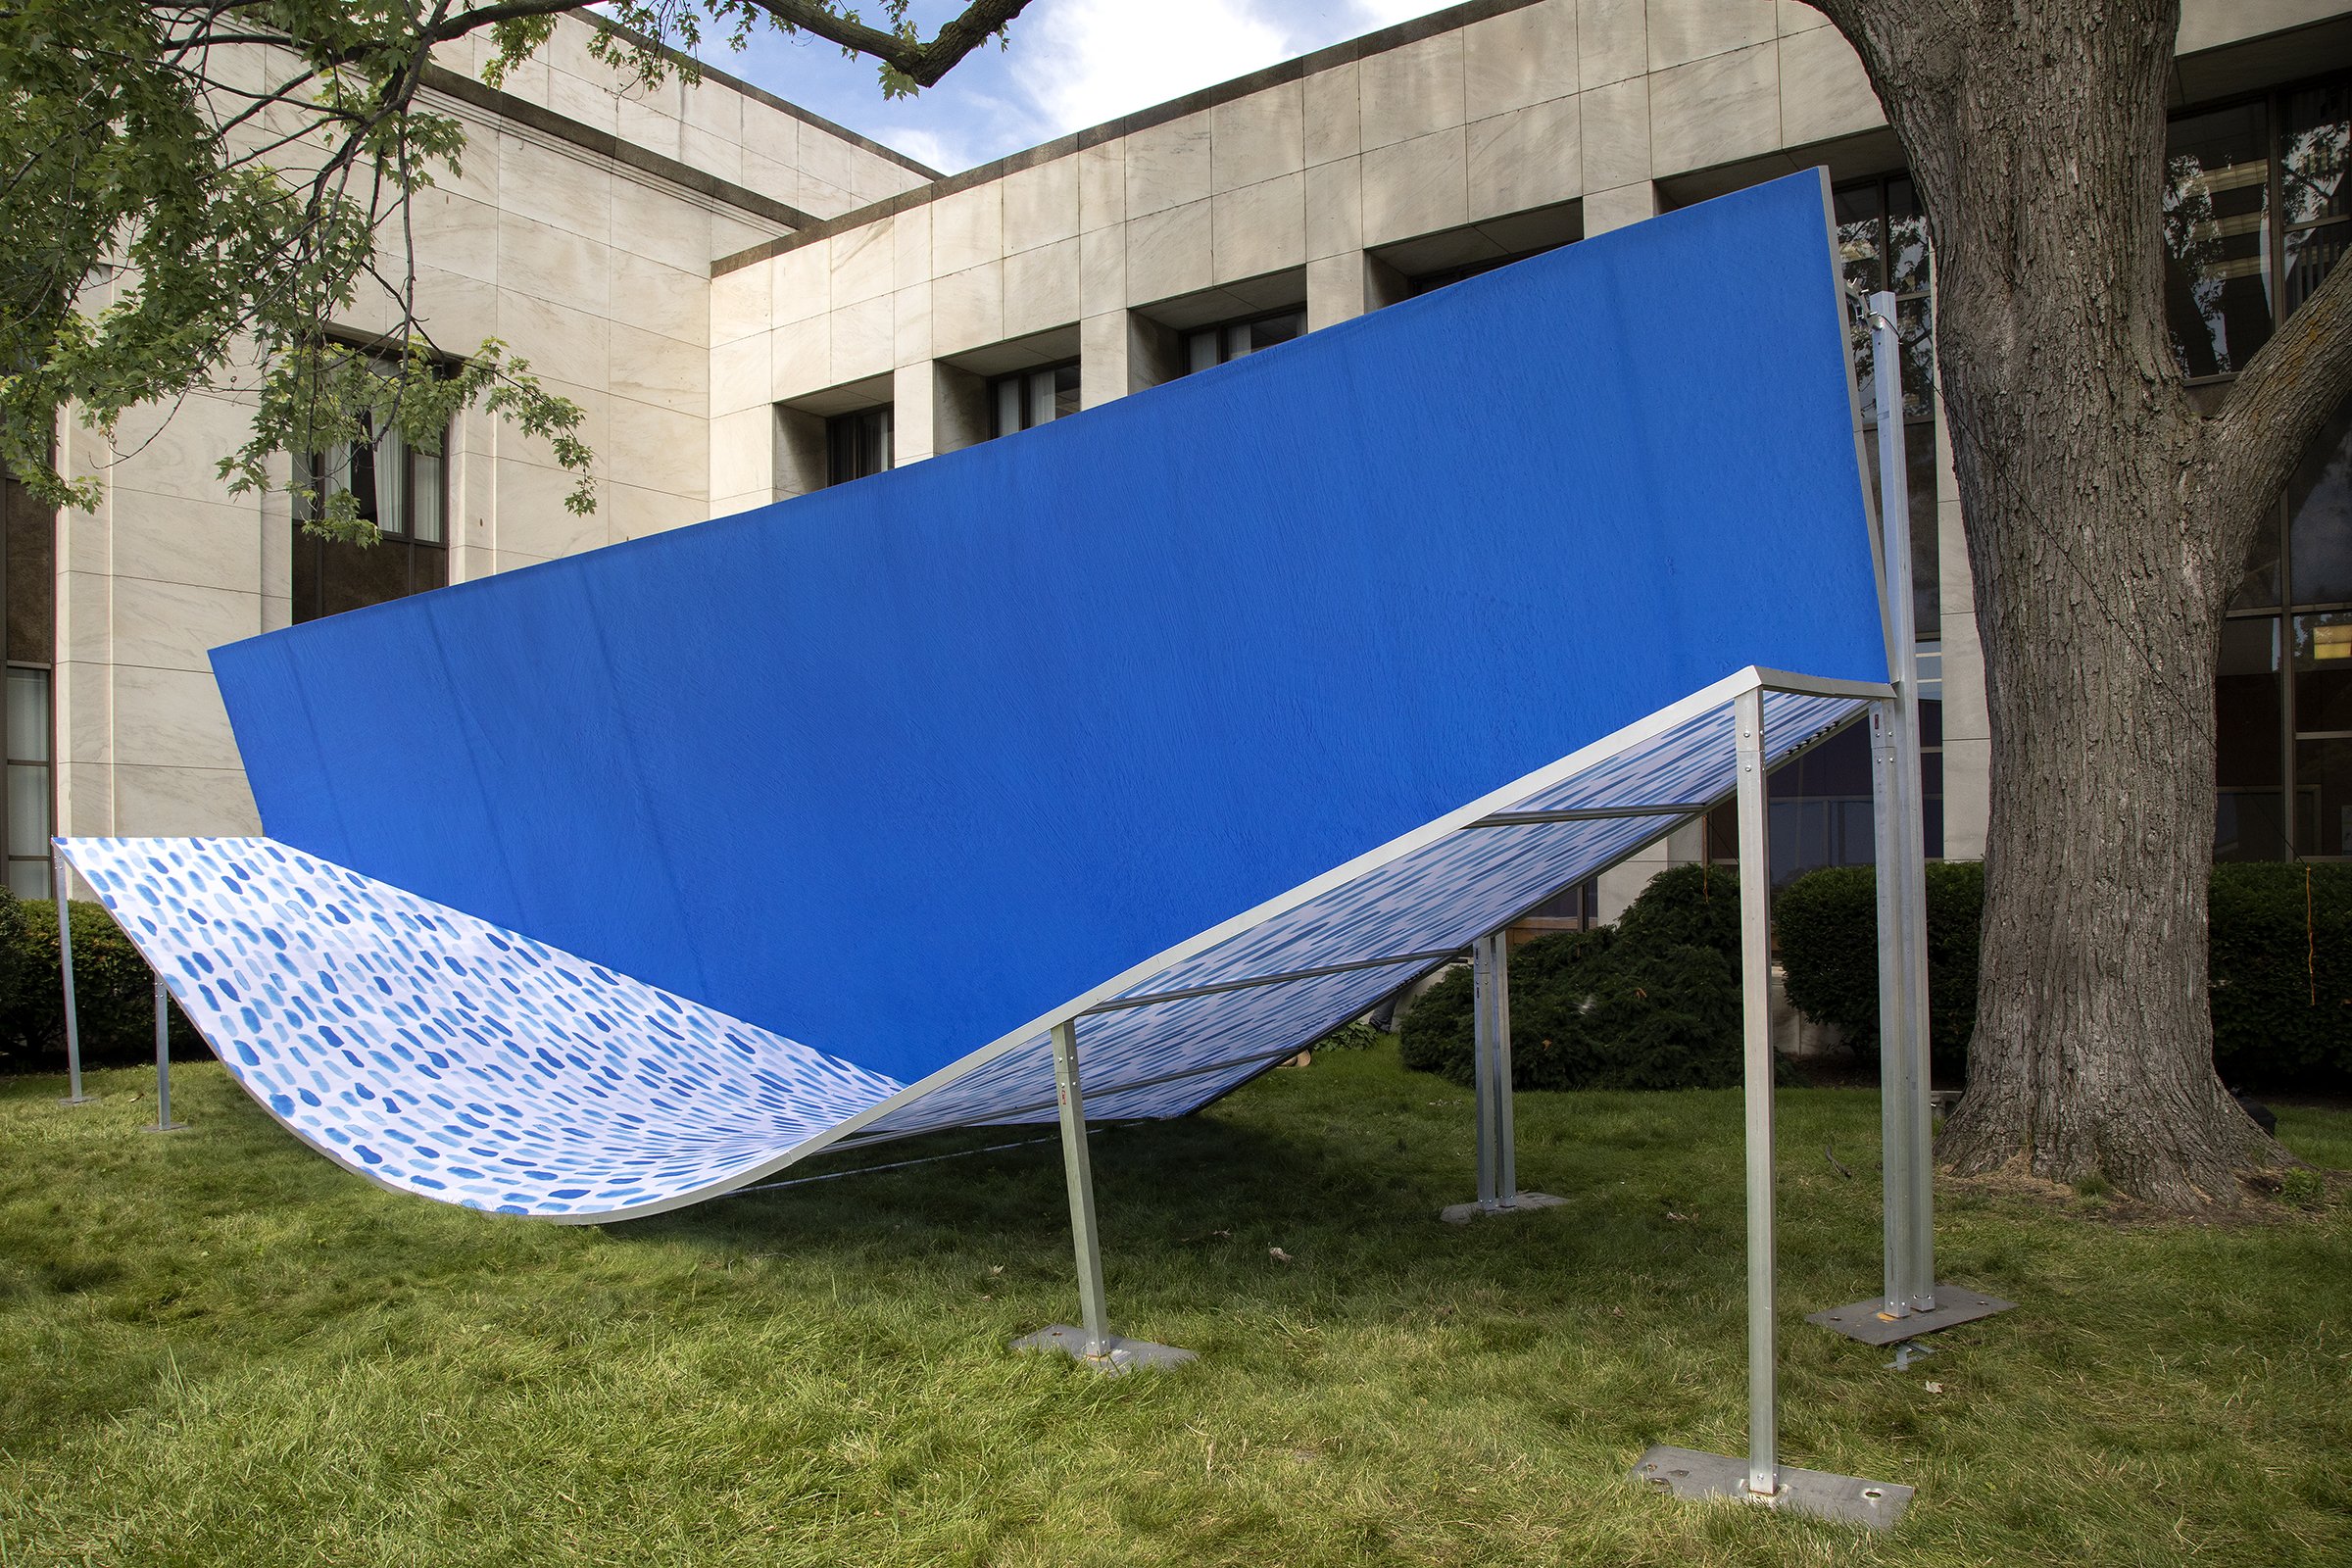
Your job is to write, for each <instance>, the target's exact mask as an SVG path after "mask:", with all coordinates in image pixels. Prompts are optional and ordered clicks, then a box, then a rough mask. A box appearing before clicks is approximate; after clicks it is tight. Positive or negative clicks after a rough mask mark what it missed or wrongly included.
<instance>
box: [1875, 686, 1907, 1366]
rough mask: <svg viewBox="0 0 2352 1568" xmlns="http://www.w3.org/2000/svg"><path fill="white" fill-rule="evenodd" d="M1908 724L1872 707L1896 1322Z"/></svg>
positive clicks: (1888, 1278) (1903, 1202) (1900, 1280)
mask: <svg viewBox="0 0 2352 1568" xmlns="http://www.w3.org/2000/svg"><path fill="white" fill-rule="evenodd" d="M1901 722H1902V716H1901V713H1900V711H1898V710H1897V709H1896V707H1895V705H1894V704H1892V703H1889V702H1878V703H1873V704H1871V705H1870V764H1871V766H1870V788H1871V806H1872V823H1873V826H1874V827H1875V828H1876V830H1877V834H1876V850H1877V859H1878V875H1877V885H1878V917H1879V918H1878V927H1879V1130H1880V1141H1881V1147H1882V1149H1883V1156H1882V1158H1881V1161H1880V1165H1881V1169H1882V1171H1883V1180H1882V1183H1881V1187H1882V1191H1883V1193H1884V1195H1885V1196H1884V1201H1883V1204H1882V1209H1881V1212H1882V1215H1883V1221H1884V1223H1883V1235H1884V1239H1885V1245H1886V1265H1887V1266H1886V1271H1885V1280H1884V1284H1885V1286H1886V1289H1885V1291H1884V1293H1883V1302H1884V1304H1883V1306H1882V1308H1881V1310H1882V1312H1883V1313H1884V1315H1885V1316H1886V1317H1887V1319H1888V1320H1889V1321H1892V1320H1893V1319H1896V1318H1902V1317H1908V1316H1909V1315H1910V1313H1911V1308H1910V1304H1909V1301H1910V1295H1911V1281H1912V1277H1913V1272H1914V1271H1913V1269H1912V1264H1911V1245H1910V1244H1911V1178H1912V1168H1911V1155H1910V1150H1909V1144H1910V1138H1911V1116H1910V1110H1909V1106H1910V1103H1911V1099H1912V1097H1913V1096H1914V1095H1915V1094H1916V1093H1917V1089H1916V1086H1914V1085H1912V1084H1910V1083H1909V1081H1908V1080H1909V1076H1910V1071H1911V1054H1910V1053H1909V1052H1908V1051H1907V1050H1906V1049H1904V1040H1903V1028H1904V1024H1905V1023H1906V1022H1907V1021H1908V1019H1909V1018H1910V1005H1909V1004H1908V1002H1907V1001H1906V1000H1905V998H1904V995H1903V990H1904V968H1903V938H1902V913H1901V911H1902V877H1901V874H1900V871H1899V869H1898V868H1899V867H1900V865H1901V863H1902V858H1903V850H1902V835H1901V833H1900V832H1899V831H1898V830H1897V828H1896V825H1895V818H1896V816H1897V815H1898V814H1899V803H1900V802H1901V799H1902V790H1901V777H1902V775H1901V772H1900V770H1899V768H1898V766H1897V763H1898V761H1899V759H1900V757H1901V752H1900V750H1899V749H1898V748H1897V747H1896V745H1895V743H1894V736H1895V730H1896V728H1897V726H1899V725H1900V723H1901Z"/></svg>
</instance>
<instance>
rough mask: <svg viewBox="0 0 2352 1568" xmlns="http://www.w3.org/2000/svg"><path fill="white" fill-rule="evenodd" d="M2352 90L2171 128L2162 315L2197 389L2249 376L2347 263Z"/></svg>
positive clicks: (2288, 94)
mask: <svg viewBox="0 0 2352 1568" xmlns="http://www.w3.org/2000/svg"><path fill="white" fill-rule="evenodd" d="M2348 91H2352V84H2348V83H2347V82H2345V81H2344V80H2341V79H2339V80H2336V81H2333V82H2329V83H2326V84H2322V85H2319V86H2310V87H2298V88H2291V89H2289V90H2287V91H2285V92H2280V93H2274V94H2272V95H2270V96H2268V97H2264V98H2258V99H2255V100H2253V101H2251V102H2247V103H2239V104H2230V105H2227V106H2224V107H2222V108H2219V109H2207V110H2201V111H2198V112H2197V113H2194V114H2188V115H2182V116H2180V117H2179V118H2177V119H2175V120H2174V122H2173V125H2172V138H2171V145H2170V147H2169V148H2168V150H2167V156H2166V161H2165V189H2164V243H2165V286H2164V295H2165V312H2166V316H2167V318H2168V320H2169V322H2170V325H2171V328H2172V337H2173V352H2174V353H2175V354H2177V355H2178V356H2179V357H2180V367H2181V369H2182V370H2183V371H2184V372H2185V373H2186V374H2187V376H2188V378H2189V379H2190V380H2191V381H2206V380H2213V379H2217V378H2225V377H2229V376H2232V375H2235V374H2236V373H2237V372H2238V371H2240V370H2242V369H2244V368H2245V367H2246V362H2247V361H2248V360H2250V359H2252V358H2253V357H2254V355H2255V353H2256V352H2257V351H2259V350H2260V349H2261V347H2262V346H2263V345H2264V344H2265V343H2267V342H2269V341H2270V339H2271V332H2272V329H2273V328H2274V327H2275V326H2276V325H2277V323H2278V321H2280V320H2283V319H2285V318H2286V317H2288V316H2290V315H2292V314H2293V313H2294V311H2295V310H2296V308H2297V307H2299V306H2300V305H2301V304H2302V303H2303V302H2304V301H2305V300H2307V299H2309V298H2310V297H2311V295H2312V292H2313V290H2315V289H2317V288H2318V287H2319V286H2320V280H2321V279H2322V278H2324V277H2326V276H2327V270H2328V269H2329V268H2331V267H2333V266H2334V265H2335V260H2336V258H2337V257H2338V256H2341V255H2342V254H2343V250H2344V240H2345V237H2346V235H2347V233H2352V205H2347V201H2346V198H2347V195H2348V194H2352V193H2348V192H2347V191H2346V190H2345V188H2344V164H2345V153H2346V146H2345V143H2346V139H2347V136H2346V131H2347V117H2346V98H2347V95H2348Z"/></svg>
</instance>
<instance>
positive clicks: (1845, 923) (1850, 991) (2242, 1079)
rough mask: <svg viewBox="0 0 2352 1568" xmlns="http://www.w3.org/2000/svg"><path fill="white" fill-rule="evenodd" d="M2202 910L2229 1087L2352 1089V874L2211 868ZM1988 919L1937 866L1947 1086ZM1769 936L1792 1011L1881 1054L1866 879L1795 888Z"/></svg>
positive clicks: (1874, 924) (1975, 874) (1835, 876)
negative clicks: (1776, 943) (1774, 938)
mask: <svg viewBox="0 0 2352 1568" xmlns="http://www.w3.org/2000/svg"><path fill="white" fill-rule="evenodd" d="M2307 905H2308V907H2307ZM1984 910H1985V873H1984V866H1983V865H1982V863H1981V862H1978V861H1975V860H1950V861H1943V862H1940V863H1932V864H1930V865H1929V867H1928V998H1929V1005H1928V1018H1929V1046H1930V1050H1931V1052H1932V1054H1933V1055H1934V1058H1935V1064H1936V1070H1937V1071H1938V1072H1939V1073H1948V1074H1952V1075H1954V1076H1957V1075H1958V1074H1960V1073H1961V1072H1963V1071H1964V1070H1965V1069H1966V1067H1967V1054H1968V1037H1969V1035H1970V1033H1971V1032H1972V1031H1973V1030H1974V1029H1975V1028H1976V1022H1977V943H1978V939H1979V934H1980V928H1981V926H1982V924H1983V920H1984ZM1773 923H1774V928H1775V930H1776V931H1777V933H1778V935H1779V939H1780V949H1781V961H1782V963H1783V965H1784V966H1785V968H1786V969H1787V972H1788V977H1789V1001H1790V1002H1791V1003H1792V1004H1794V1005H1796V1006H1797V1007H1798V1008H1799V1009H1800V1010H1801V1011H1803V1012H1804V1013H1805V1014H1806V1016H1808V1017H1810V1018H1813V1019H1816V1020H1817V1021H1819V1022H1822V1023H1834V1024H1836V1025H1837V1026H1838V1030H1839V1031H1840V1032H1841V1033H1842V1034H1843V1035H1844V1036H1845V1039H1846V1043H1847V1044H1848V1045H1850V1046H1852V1047H1853V1048H1854V1049H1855V1050H1856V1051H1858V1052H1868V1051H1871V1050H1873V1049H1874V1048H1875V1046H1876V1043H1877V1040H1878V1032H1879V968H1878V965H1879V956H1878V906H1877V896H1876V883H1875V881H1874V879H1873V876H1872V872H1871V870H1870V868H1869V867H1868V866H1840V867H1836V868H1833V869H1829V870H1823V871H1814V872H1810V873H1808V874H1806V875H1804V876H1801V877H1799V878H1797V879H1796V880H1795V881H1794V882H1792V883H1790V884H1789V887H1788V888H1787V890H1786V891H1784V892H1783V893H1782V894H1781V896H1780V898H1779V900H1778V901H1777V902H1776V903H1775V904H1774V906H1773ZM2206 931H2207V936H2206V940H2207V943H2208V949H2207V951H2208V954H2209V962H2210V965H2211V981H2212V992H2211V1005H2212V1008H2213V1054H2214V1062H2215V1065H2216V1066H2218V1067H2219V1068H2220V1069H2221V1074H2222V1077H2223V1079H2224V1080H2225V1081H2226V1082H2228V1083H2229V1084H2230V1085H2231V1086H2233V1087H2237V1088H2331V1087H2334V1088H2340V1087H2342V1086H2343V1085H2345V1084H2352V865H2341V864H2327V865H2312V864H2300V865H2298V864H2293V863H2289V862H2286V861H2265V862H2252V863H2248V862H2238V863H2231V864H2226V865H2217V866H2215V867H2214V868H2213V882H2212V887H2211V893H2210V902H2209V904H2208V919H2207V926H2206Z"/></svg>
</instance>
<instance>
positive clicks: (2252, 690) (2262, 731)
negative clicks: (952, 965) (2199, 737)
mask: <svg viewBox="0 0 2352 1568" xmlns="http://www.w3.org/2000/svg"><path fill="white" fill-rule="evenodd" d="M2278 701H2279V692H2278V619H2277V618H2276V617H2275V616H2270V615H2264V616H2261V617H2259V618H2250V619H2244V620H2230V621H2225V622H2224V623H2223V625H2222V651H2221V665H2220V670H2219V673H2218V674H2217V675H2216V677H2215V681H2214V719H2215V736H2214V740H2215V748H2214V751H2215V766H2214V783H2215V785H2216V787H2217V805H2216V816H2215V821H2214V835H2213V853H2214V858H2216V859H2222V860H2275V859H2278V858H2279V857H2280V856H2281V855H2283V854H2284V853H2285V849H2286V834H2285V821H2284V811H2285V802H2284V800H2283V798H2282V797H2281V795H2280V793H2279V788H2278V764H2279V755H2278V723H2279V719H2278Z"/></svg>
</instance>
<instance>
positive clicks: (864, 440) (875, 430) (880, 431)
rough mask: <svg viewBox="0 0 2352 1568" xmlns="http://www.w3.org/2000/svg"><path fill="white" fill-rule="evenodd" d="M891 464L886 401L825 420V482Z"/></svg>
mask: <svg viewBox="0 0 2352 1568" xmlns="http://www.w3.org/2000/svg"><path fill="white" fill-rule="evenodd" d="M889 466H891V417H890V405H889V404H887V403H885V404H883V405H882V406H881V407H879V408H873V409H859V410H858V412H857V413H855V414H836V415H835V416H833V417H831V418H829V419H827V420H826V421H825V483H826V484H828V485H836V484H848V483H849V482H850V481H851V480H852V479H862V478H864V477H866V476H867V475H868V474H874V473H880V472H882V471H883V470H884V469H886V468H888V467H889Z"/></svg>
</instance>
